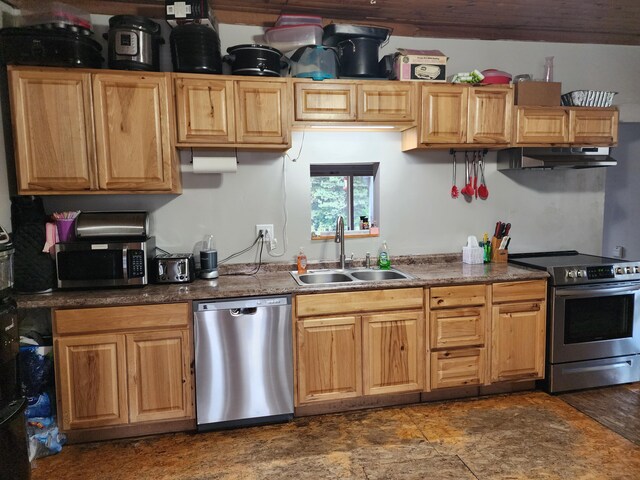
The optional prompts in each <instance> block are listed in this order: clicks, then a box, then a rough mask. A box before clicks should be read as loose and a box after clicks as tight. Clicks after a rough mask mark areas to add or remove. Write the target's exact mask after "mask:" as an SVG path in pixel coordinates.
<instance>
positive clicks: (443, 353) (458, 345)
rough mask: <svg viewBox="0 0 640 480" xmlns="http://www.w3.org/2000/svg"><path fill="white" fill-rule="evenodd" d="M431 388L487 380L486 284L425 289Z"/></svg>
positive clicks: (480, 382)
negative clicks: (427, 310) (427, 309)
mask: <svg viewBox="0 0 640 480" xmlns="http://www.w3.org/2000/svg"><path fill="white" fill-rule="evenodd" d="M426 295H427V303H428V305H429V308H430V312H429V332H430V334H429V347H430V351H429V352H428V353H427V355H429V356H430V360H431V362H430V364H431V369H430V372H429V374H430V379H429V380H430V383H431V390H435V389H438V388H449V387H461V386H468V385H482V384H485V383H486V379H487V374H486V370H487V367H486V359H487V345H486V343H487V342H486V338H487V335H486V330H487V321H486V318H487V286H486V285H482V284H479V285H452V286H447V287H432V288H431V289H430V291H427V294H426Z"/></svg>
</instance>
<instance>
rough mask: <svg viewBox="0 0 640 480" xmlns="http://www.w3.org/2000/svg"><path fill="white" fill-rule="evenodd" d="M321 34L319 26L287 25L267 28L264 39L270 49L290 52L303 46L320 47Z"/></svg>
mask: <svg viewBox="0 0 640 480" xmlns="http://www.w3.org/2000/svg"><path fill="white" fill-rule="evenodd" d="M322 33H323V31H322V27H321V26H320V25H288V26H283V27H273V28H269V29H268V30H267V31H266V33H265V39H266V41H267V43H268V44H269V45H270V46H271V47H273V48H276V49H278V50H280V51H281V52H290V51H291V50H295V49H296V48H299V47H304V46H305V45H321V44H322Z"/></svg>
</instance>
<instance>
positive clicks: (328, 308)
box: [296, 288, 423, 317]
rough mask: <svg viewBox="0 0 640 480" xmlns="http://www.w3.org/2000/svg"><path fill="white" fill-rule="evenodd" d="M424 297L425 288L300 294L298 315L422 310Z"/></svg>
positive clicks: (297, 298)
mask: <svg viewBox="0 0 640 480" xmlns="http://www.w3.org/2000/svg"><path fill="white" fill-rule="evenodd" d="M422 297H423V289H422V288H399V289H395V290H370V291H366V292H340V293H317V294H314V295H298V296H297V297H296V315H297V316H298V317H308V316H317V315H332V314H336V313H366V312H376V311H381V310H404V309H414V310H415V309H422Z"/></svg>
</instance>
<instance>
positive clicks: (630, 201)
mask: <svg viewBox="0 0 640 480" xmlns="http://www.w3.org/2000/svg"><path fill="white" fill-rule="evenodd" d="M618 145H619V146H618V147H617V148H616V149H615V150H614V157H615V158H616V159H617V160H618V166H617V167H616V168H613V169H610V170H609V172H608V174H607V182H606V197H605V198H606V202H605V211H604V232H603V237H604V239H603V244H602V254H603V255H605V256H608V257H610V256H612V255H613V254H614V251H613V249H614V247H616V246H621V247H623V249H624V250H623V258H625V259H628V260H640V221H638V219H640V188H639V185H640V123H627V124H622V125H620V138H619V143H618Z"/></svg>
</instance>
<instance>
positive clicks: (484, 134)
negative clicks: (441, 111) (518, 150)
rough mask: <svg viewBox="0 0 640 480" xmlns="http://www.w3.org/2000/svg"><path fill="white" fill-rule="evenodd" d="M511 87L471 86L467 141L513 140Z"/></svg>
mask: <svg viewBox="0 0 640 480" xmlns="http://www.w3.org/2000/svg"><path fill="white" fill-rule="evenodd" d="M512 111H513V90H512V89H511V88H491V87H482V88H470V89H469V117H468V123H467V128H468V133H467V142H468V143H474V144H508V143H509V142H510V141H511V128H512V122H511V114H512Z"/></svg>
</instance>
